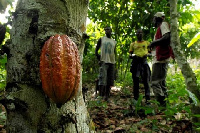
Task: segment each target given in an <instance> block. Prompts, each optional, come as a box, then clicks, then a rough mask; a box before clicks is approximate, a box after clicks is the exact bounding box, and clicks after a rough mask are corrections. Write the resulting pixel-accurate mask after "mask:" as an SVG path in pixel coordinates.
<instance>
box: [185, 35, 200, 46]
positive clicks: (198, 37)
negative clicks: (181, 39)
mask: <svg viewBox="0 0 200 133" xmlns="http://www.w3.org/2000/svg"><path fill="white" fill-rule="evenodd" d="M199 39H200V32H199V33H197V34H196V35H195V36H194V38H192V40H191V41H190V43H189V44H188V45H187V47H190V46H192V45H193V44H194V43H195V42H196V41H198V40H199Z"/></svg>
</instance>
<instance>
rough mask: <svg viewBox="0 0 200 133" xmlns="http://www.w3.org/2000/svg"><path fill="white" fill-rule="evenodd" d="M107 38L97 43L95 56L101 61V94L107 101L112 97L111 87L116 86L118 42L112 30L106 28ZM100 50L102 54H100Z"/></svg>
mask: <svg viewBox="0 0 200 133" xmlns="http://www.w3.org/2000/svg"><path fill="white" fill-rule="evenodd" d="M104 30H105V34H106V36H104V37H102V38H100V39H99V40H98V42H97V46H96V49H95V55H96V56H97V59H98V60H99V61H100V68H99V83H98V85H99V93H100V96H102V97H103V98H104V99H105V100H106V101H108V98H109V96H110V90H111V87H112V86H113V85H114V73H115V65H114V64H115V53H116V43H117V42H116V41H115V40H114V39H112V38H111V33H112V29H111V28H110V27H106V28H104ZM99 49H100V50H101V53H100V54H98V51H99Z"/></svg>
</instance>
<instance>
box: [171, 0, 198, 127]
mask: <svg viewBox="0 0 200 133" xmlns="http://www.w3.org/2000/svg"><path fill="white" fill-rule="evenodd" d="M169 2H170V16H171V46H172V48H173V51H174V54H175V59H176V61H177V63H178V66H179V67H180V68H181V72H182V74H183V76H184V78H185V84H186V87H187V89H188V91H190V92H192V93H193V94H194V95H195V98H193V100H194V99H196V100H194V101H193V103H192V109H191V110H192V112H193V114H194V116H193V126H194V130H195V123H200V117H198V115H199V112H200V103H199V99H200V90H199V88H198V86H197V78H196V76H195V74H194V72H193V71H192V69H191V68H190V66H189V64H188V62H187V60H186V58H185V56H184V53H183V52H182V51H181V50H180V47H181V45H180V39H179V35H178V12H177V0H170V1H169ZM195 115H196V116H195Z"/></svg>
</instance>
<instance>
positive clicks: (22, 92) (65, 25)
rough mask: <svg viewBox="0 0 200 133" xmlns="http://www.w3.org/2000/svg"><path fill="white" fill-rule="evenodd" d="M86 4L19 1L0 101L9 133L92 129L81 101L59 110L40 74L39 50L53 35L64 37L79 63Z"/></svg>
mask: <svg viewBox="0 0 200 133" xmlns="http://www.w3.org/2000/svg"><path fill="white" fill-rule="evenodd" d="M88 3H89V0H18V4H17V7H16V11H15V13H14V14H13V23H12V29H11V39H10V41H9V42H7V44H6V46H7V47H8V49H9V51H8V52H7V56H8V60H7V86H6V95H5V99H4V101H3V104H4V106H5V107H6V110H7V125H6V130H7V132H9V133H37V132H38V133H40V132H41V133H52V132H53V133H75V132H81V133H89V132H94V131H93V129H94V126H93V123H92V121H91V120H90V118H89V114H88V112H87V108H86V106H85V103H84V100H83V96H82V75H81V83H80V86H79V90H80V91H79V92H78V94H77V96H76V97H75V98H74V99H73V100H71V101H69V102H67V103H65V104H64V105H63V106H62V107H61V108H57V107H56V104H55V103H54V102H53V101H51V100H50V99H49V98H48V97H47V96H46V95H45V94H44V92H43V90H42V86H41V80H40V73H39V63H40V54H41V49H42V47H43V45H44V43H45V41H46V40H47V39H49V37H50V36H52V35H55V34H66V35H68V36H69V37H70V38H71V39H72V40H73V41H74V42H75V43H76V44H77V46H78V48H79V53H80V57H81V59H82V56H83V49H84V39H83V38H82V34H83V32H84V30H85V27H86V26H85V24H86V17H87V10H88Z"/></svg>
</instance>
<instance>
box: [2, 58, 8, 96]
mask: <svg viewBox="0 0 200 133" xmlns="http://www.w3.org/2000/svg"><path fill="white" fill-rule="evenodd" d="M6 63H7V56H6V55H3V56H1V57H0V93H2V92H3V91H4V89H5V86H6V70H5V65H6ZM0 95H1V94H0Z"/></svg>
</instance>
